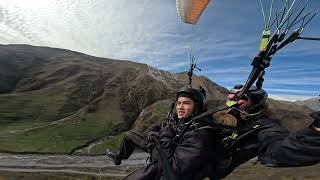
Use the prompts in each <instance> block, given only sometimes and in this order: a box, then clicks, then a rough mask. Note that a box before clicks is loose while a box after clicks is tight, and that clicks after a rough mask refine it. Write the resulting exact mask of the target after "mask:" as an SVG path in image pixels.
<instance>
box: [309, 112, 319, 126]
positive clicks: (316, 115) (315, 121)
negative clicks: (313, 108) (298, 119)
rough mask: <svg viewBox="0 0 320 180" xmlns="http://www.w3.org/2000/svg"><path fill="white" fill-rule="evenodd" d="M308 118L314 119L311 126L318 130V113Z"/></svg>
mask: <svg viewBox="0 0 320 180" xmlns="http://www.w3.org/2000/svg"><path fill="white" fill-rule="evenodd" d="M310 116H311V117H312V118H313V119H314V121H313V123H312V126H313V127H316V128H320V111H317V112H313V113H311V114H310Z"/></svg>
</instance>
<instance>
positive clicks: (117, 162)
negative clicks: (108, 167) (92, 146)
mask: <svg viewBox="0 0 320 180" xmlns="http://www.w3.org/2000/svg"><path fill="white" fill-rule="evenodd" d="M106 155H107V156H108V157H109V158H111V159H112V161H113V163H114V164H115V165H120V164H121V158H120V157H119V155H117V154H114V153H112V152H111V151H109V149H107V152H106Z"/></svg>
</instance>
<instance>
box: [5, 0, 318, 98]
mask: <svg viewBox="0 0 320 180" xmlns="http://www.w3.org/2000/svg"><path fill="white" fill-rule="evenodd" d="M283 1H284V0H275V2H276V5H275V6H277V7H278V9H279V7H280V3H281V5H282V3H283ZM290 1H293V0H290ZM300 1H301V2H302V3H304V2H305V1H303V0H300ZM262 2H263V6H264V8H265V9H266V10H267V8H268V7H269V6H270V4H269V3H270V2H271V1H270V0H262ZM308 8H309V9H312V8H320V1H319V0H311V4H310V6H309V7H308ZM263 26H264V22H263V16H262V13H261V8H260V4H259V0H241V1H237V0H211V2H210V3H209V5H208V6H207V8H206V9H205V11H204V12H203V14H202V16H201V17H200V19H199V21H198V23H197V25H195V26H193V25H189V24H186V23H183V22H182V21H181V20H180V18H179V16H178V15H177V10H176V2H175V0H152V1H150V0H135V1H131V0H28V1H26V0H1V1H0V44H30V45H36V46H48V47H57V48H63V49H70V50H74V51H78V52H82V53H86V54H89V55H93V56H98V57H106V58H112V59H119V60H130V61H134V62H140V63H145V64H148V65H150V66H153V67H156V68H159V69H162V70H166V71H170V72H182V71H187V70H188V68H189V60H188V52H190V49H191V47H192V46H193V44H194V41H195V40H196V41H197V46H196V54H197V56H198V60H197V66H198V67H199V68H200V69H201V70H202V71H198V70H196V71H195V73H196V74H197V75H203V76H207V77H208V78H209V79H211V80H212V81H214V82H216V83H218V84H219V85H222V86H224V87H227V88H230V87H232V86H233V85H234V84H243V83H244V82H245V81H246V79H247V77H248V75H249V73H250V70H251V68H252V66H251V65H250V64H251V61H252V59H253V58H254V57H255V56H256V55H257V53H258V47H259V42H260V39H261V34H262V30H263ZM303 36H311V37H320V14H319V15H318V16H317V17H316V18H315V19H314V20H312V21H311V22H310V24H309V25H308V26H307V27H306V28H305V31H304V33H303ZM319 57H320V41H304V40H297V41H296V42H294V43H292V44H290V45H288V46H287V47H285V48H284V49H283V50H281V51H279V52H278V53H277V54H276V55H275V56H273V58H272V61H271V66H270V67H269V68H268V69H267V72H266V75H265V83H264V89H266V90H267V92H268V93H269V94H271V96H272V97H276V98H282V99H286V100H299V99H307V98H312V97H317V96H318V95H319V94H320V58H319Z"/></svg>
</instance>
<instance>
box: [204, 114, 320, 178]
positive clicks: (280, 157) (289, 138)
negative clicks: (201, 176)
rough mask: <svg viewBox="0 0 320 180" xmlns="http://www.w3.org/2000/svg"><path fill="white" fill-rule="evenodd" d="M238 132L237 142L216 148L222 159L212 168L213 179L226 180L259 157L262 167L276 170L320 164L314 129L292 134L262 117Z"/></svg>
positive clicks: (318, 135) (318, 134)
mask: <svg viewBox="0 0 320 180" xmlns="http://www.w3.org/2000/svg"><path fill="white" fill-rule="evenodd" d="M235 132H236V134H237V135H238V137H237V138H235V139H230V138H229V139H228V138H225V139H224V140H223V141H221V142H220V144H219V145H217V146H216V147H218V150H217V154H220V155H218V156H217V157H218V159H215V160H212V162H213V163H212V164H211V167H208V169H210V172H211V178H210V179H221V178H224V177H225V176H227V175H228V174H230V173H231V172H232V171H233V170H234V169H235V168H236V167H238V166H239V165H241V164H242V163H244V162H246V161H248V160H250V159H251V158H254V157H256V156H258V159H259V161H260V162H261V163H262V164H264V165H266V166H274V167H297V166H307V165H314V164H317V163H319V162H320V132H317V131H316V130H314V129H312V128H305V129H302V130H300V131H297V132H295V133H289V132H288V131H287V130H286V129H285V128H283V127H281V126H280V124H279V123H277V122H276V121H272V120H269V119H267V118H265V117H260V118H258V119H256V120H254V121H252V122H248V123H245V124H243V125H240V126H239V127H238V128H237V129H236V130H234V131H233V133H235ZM230 134H231V133H230ZM219 157H221V158H219Z"/></svg>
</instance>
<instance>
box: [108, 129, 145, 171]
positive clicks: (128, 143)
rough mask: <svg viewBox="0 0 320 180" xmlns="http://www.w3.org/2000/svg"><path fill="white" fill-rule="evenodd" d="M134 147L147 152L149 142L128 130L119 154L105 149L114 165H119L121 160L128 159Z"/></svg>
mask: <svg viewBox="0 0 320 180" xmlns="http://www.w3.org/2000/svg"><path fill="white" fill-rule="evenodd" d="M136 147H137V148H139V149H142V150H144V151H146V152H148V151H149V147H150V143H149V142H148V140H147V139H146V138H145V137H143V136H142V135H140V134H138V133H135V132H131V131H129V132H126V133H125V135H124V138H123V140H122V143H121V146H120V151H119V154H113V153H111V152H109V151H108V150H107V156H109V157H110V158H112V160H113V161H114V163H115V165H120V164H121V160H123V159H128V158H129V157H130V155H131V154H132V153H133V151H134V149H135V148H136Z"/></svg>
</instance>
